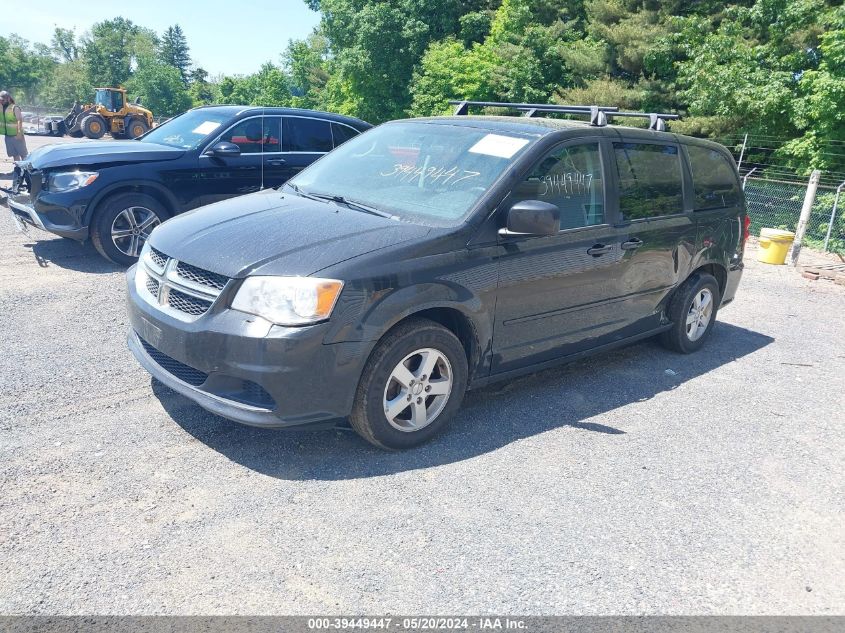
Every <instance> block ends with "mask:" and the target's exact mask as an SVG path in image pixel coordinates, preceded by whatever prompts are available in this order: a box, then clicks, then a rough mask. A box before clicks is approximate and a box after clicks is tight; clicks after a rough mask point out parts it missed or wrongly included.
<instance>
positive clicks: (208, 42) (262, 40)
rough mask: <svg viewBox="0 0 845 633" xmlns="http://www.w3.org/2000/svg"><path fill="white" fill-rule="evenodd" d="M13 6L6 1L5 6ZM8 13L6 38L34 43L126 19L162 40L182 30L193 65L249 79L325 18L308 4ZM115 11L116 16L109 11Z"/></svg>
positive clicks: (154, 1)
mask: <svg viewBox="0 0 845 633" xmlns="http://www.w3.org/2000/svg"><path fill="white" fill-rule="evenodd" d="M6 2H7V0H2V1H0V5H4V4H6ZM15 7H16V8H15V9H14V10H12V11H4V12H3V20H2V27H0V28H2V31H4V32H0V35H7V34H9V33H17V34H18V35H20V36H21V37H23V38H24V39H27V40H30V41H31V42H42V43H44V44H49V43H50V39H51V38H52V36H53V29H55V28H56V27H57V26H61V27H63V28H66V29H70V28H75V29H76V33H77V35H80V34H82V33H83V32H85V31H87V30H89V29H90V28H91V26H92V25H93V24H94V23H95V22H101V21H102V20H104V19H108V18H113V17H117V16H118V15H121V16H123V17H125V18H127V19H129V20H132V22H134V23H135V24H138V25H139V26H145V27H147V28H150V29H153V30H154V31H155V32H156V33H158V34H159V35H161V33H162V31H164V29H166V28H167V27H168V26H171V25H173V24H178V25H179V26H181V27H182V30H183V31H184V33H185V37H187V38H188V45H189V46H190V47H191V59H192V60H193V62H194V64H195V65H197V66H202V67H203V68H204V69H205V70H207V71H208V73H209V74H210V75H212V76H214V75H217V74H227V75H234V74H244V75H245V74H249V73H252V72H255V71H257V70H258V68H259V67H260V66H261V64H263V63H264V62H267V61H272V62H275V63H278V62H279V56H280V55H281V53H282V52H283V51H284V50H285V48H287V45H288V40H290V39H301V38H304V37H305V36H307V35H308V34H309V33H310V32H311V30H312V29H313V28H314V27H315V26H317V23H318V22H319V20H320V15H319V14H318V13H315V12H314V11H311V10H310V9H309V8H308V7H307V6H306V5H305V2H304V1H303V0H249V1H247V2H244V1H240V2H238V1H237V0H234V1H233V0H228V1H221V0H169V1H168V0H143V2H137V3H120V2H114V3H112V2H105V3H103V2H68V1H67V0H64V1H59V0H38V1H37V2H33V3H32V4H31V5H30V4H28V3H22V2H16V3H15ZM110 7H114V9H113V13H112V12H111V11H109V8H110Z"/></svg>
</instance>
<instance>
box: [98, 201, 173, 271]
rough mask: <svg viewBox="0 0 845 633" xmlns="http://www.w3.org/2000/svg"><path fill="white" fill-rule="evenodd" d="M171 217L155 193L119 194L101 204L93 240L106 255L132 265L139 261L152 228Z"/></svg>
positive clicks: (117, 261) (103, 254) (118, 262)
mask: <svg viewBox="0 0 845 633" xmlns="http://www.w3.org/2000/svg"><path fill="white" fill-rule="evenodd" d="M167 218H168V214H167V211H166V210H165V209H164V207H163V206H162V205H161V203H160V202H159V201H158V200H156V199H155V198H153V197H152V196H148V195H146V194H143V193H123V194H119V195H117V196H114V197H113V198H109V199H107V200H106V201H105V202H104V203H103V204H102V205H100V209H99V210H98V211H97V213H96V215H95V216H94V221H93V222H92V226H91V229H92V230H91V241H92V242H94V246H95V247H96V248H97V250H98V251H99V253H100V255H102V256H103V257H105V258H106V259H110V260H111V261H113V262H114V263H116V264H123V265H125V266H130V265H132V264H134V263H135V262H136V261H138V256H139V255H140V254H141V248H143V246H144V243H145V242H146V241H147V239H148V238H149V237H150V233H151V232H152V230H153V229H154V228H155V227H157V226H158V225H159V224H161V223H162V222H164V221H165V220H166V219H167Z"/></svg>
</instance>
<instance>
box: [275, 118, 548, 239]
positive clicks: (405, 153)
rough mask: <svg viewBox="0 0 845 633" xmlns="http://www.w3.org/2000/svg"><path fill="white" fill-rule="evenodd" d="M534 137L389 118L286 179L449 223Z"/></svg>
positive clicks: (313, 190)
mask: <svg viewBox="0 0 845 633" xmlns="http://www.w3.org/2000/svg"><path fill="white" fill-rule="evenodd" d="M531 140H532V139H531V138H530V137H523V136H520V135H518V134H513V133H510V132H502V133H495V134H494V133H492V132H490V130H485V129H480V128H476V127H468V126H463V125H450V124H448V123H435V122H430V121H429V122H423V121H402V122H396V123H388V124H385V125H382V126H379V127H377V128H374V129H372V130H370V131H368V132H365V133H364V134H361V135H360V136H358V137H356V138H354V139H352V140H350V141H347V142H346V143H344V144H343V145H341V146H340V147H339V148H337V149H336V150H334V151H333V152H331V153H330V154H328V155H327V156H325V157H324V158H323V159H321V160H320V161H318V162H316V163H314V164H313V165H311V166H310V167H309V168H308V169H306V170H304V171H303V172H302V173H300V174H299V175H297V176H296V177H295V178H293V179H292V180H291V181H290V182H289V184H290V185H292V186H295V188H296V189H298V190H299V191H301V192H302V193H303V194H312V195H317V196H332V197H335V198H336V199H343V200H346V201H349V202H350V203H358V204H359V205H366V206H369V207H373V208H375V209H378V210H380V211H382V212H386V213H388V214H390V215H392V216H395V217H397V218H398V219H400V220H406V221H409V222H415V223H419V224H428V225H433V226H451V225H455V224H457V223H459V222H460V221H462V220H464V219H465V218H466V216H467V214H469V212H470V211H471V210H472V208H473V206H474V205H475V203H476V202H477V201H478V199H479V198H480V197H481V196H482V195H484V193H485V192H486V191H487V190H488V189H489V188H490V187H491V186H492V185H493V183H494V182H495V181H496V179H497V178H498V177H499V176H500V175H501V174H502V172H504V171H505V169H507V167H508V166H509V165H511V164H512V163H513V161H514V160H515V159H516V158H517V157H518V156H519V155H520V154H521V153H522V152H524V151H525V149H526V147H527V146H528V145H529V144H530V142H531Z"/></svg>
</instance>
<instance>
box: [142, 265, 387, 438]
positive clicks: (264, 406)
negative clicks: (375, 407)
mask: <svg viewBox="0 0 845 633" xmlns="http://www.w3.org/2000/svg"><path fill="white" fill-rule="evenodd" d="M135 271H136V266H133V267H132V268H130V269H129V270H128V271H127V308H128V312H129V322H130V328H131V329H130V331H129V335H128V345H129V349H130V350H131V351H132V353H133V355H134V356H135V358H136V359H137V360H138V362H139V363H140V364H141V365H142V366H143V367H144V368H145V369H146V370H147V371H148V372H149V373H150V374H152V375H153V376H154V377H155V378H157V379H158V380H159V381H160V382H162V383H164V384H165V385H166V386H168V387H169V388H171V389H172V390H174V391H176V392H177V393H180V394H181V395H183V396H185V397H187V398H189V399H191V400H193V401H194V402H196V403H197V404H199V405H200V406H201V407H203V408H204V409H206V410H207V411H210V412H211V413H214V414H217V415H220V416H222V417H225V418H228V419H230V420H234V421H235V422H240V423H241V424H248V425H250V426H260V427H272V428H281V427H299V426H306V425H307V426H314V425H316V426H320V427H324V426H325V427H328V426H333V425H334V424H335V423H336V422H337V420H339V419H342V418H345V417H346V416H348V415H349V413H350V411H351V410H352V402H353V399H354V396H355V391H356V389H357V387H358V380H359V378H360V376H361V372H362V370H363V366H364V363H365V362H366V359H367V356H368V354H369V352H370V349H371V346H372V343H366V342H352V343H333V344H324V343H323V339H324V336H325V333H326V330H327V327H328V326H327V324H325V323H324V324H318V325H313V326H308V327H292V328H285V327H280V326H275V325H271V324H269V323H267V322H265V321H263V320H262V319H260V318H258V317H253V316H251V315H248V314H245V313H240V312H237V311H234V310H229V309H222V310H220V309H218V310H212V311H210V312H209V313H208V314H206V315H204V316H202V317H200V318H199V319H197V320H196V321H193V322H185V321H181V320H178V319H176V318H173V317H172V316H170V315H168V314H166V313H164V312H163V311H161V310H160V309H159V308H157V307H156V306H154V305H151V304H150V303H148V302H147V301H146V299H145V298H144V297H141V296H140V295H139V294H138V292H137V290H136V288H135V279H134V277H135Z"/></svg>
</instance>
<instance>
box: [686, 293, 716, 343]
mask: <svg viewBox="0 0 845 633" xmlns="http://www.w3.org/2000/svg"><path fill="white" fill-rule="evenodd" d="M712 317H713V293H712V292H711V291H710V289H709V288H702V289H701V290H699V291H698V292H697V293H696V295H695V298H694V299H693V300H692V304H691V305H690V308H689V312H687V321H686V325H687V338H688V339H689V340H691V341H697V340H698V339H700V338H701V337H702V336H704V333H705V332H706V331H707V326H708V325H710V319H711V318H712Z"/></svg>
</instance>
